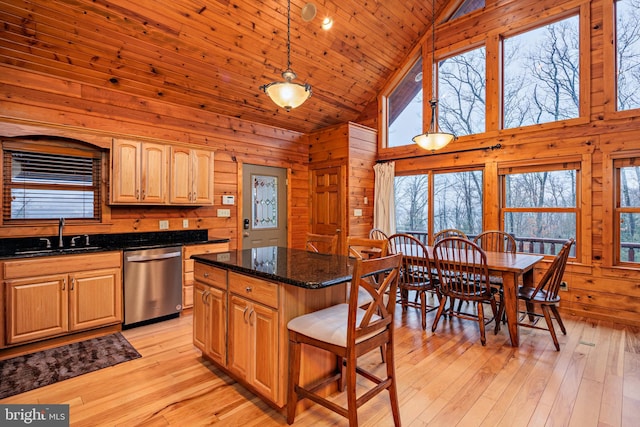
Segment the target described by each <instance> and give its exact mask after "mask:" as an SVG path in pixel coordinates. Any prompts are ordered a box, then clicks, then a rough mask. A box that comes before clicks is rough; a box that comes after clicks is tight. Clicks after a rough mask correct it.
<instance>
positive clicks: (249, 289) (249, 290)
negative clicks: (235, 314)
mask: <svg viewBox="0 0 640 427" xmlns="http://www.w3.org/2000/svg"><path fill="white" fill-rule="evenodd" d="M244 290H245V291H247V293H249V292H251V291H252V290H253V289H251V286H247V287H246V288H244Z"/></svg>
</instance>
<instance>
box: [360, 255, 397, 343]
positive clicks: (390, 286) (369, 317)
mask: <svg viewBox="0 0 640 427" xmlns="http://www.w3.org/2000/svg"><path fill="white" fill-rule="evenodd" d="M401 262H402V255H399V254H396V255H389V256H385V257H381V258H373V259H361V258H357V259H356V262H355V264H354V266H353V275H352V279H351V284H350V287H351V289H350V292H349V319H348V326H347V328H348V329H347V342H354V341H355V340H357V339H358V338H360V337H362V336H365V335H368V334H370V333H372V332H376V331H379V330H380V329H382V328H387V327H391V325H393V315H394V313H395V306H396V299H395V295H396V292H397V289H398V276H399V271H400V263H401ZM371 277H376V278H382V279H380V281H379V283H377V286H374V285H373V284H372V281H371V280H370V279H371ZM358 288H361V289H364V290H365V291H366V292H367V293H368V294H369V295H371V298H372V302H371V303H370V304H368V305H367V306H366V308H365V309H364V310H365V313H364V315H363V316H362V318H361V319H359V321H358V319H357V315H358V311H359V310H362V308H361V307H360V306H359V302H358V299H359V298H358V294H359V292H358ZM352 340H353V341H352Z"/></svg>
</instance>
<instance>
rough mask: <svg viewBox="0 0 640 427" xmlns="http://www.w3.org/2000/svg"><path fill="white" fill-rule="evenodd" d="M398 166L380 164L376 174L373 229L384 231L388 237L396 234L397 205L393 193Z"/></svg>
mask: <svg viewBox="0 0 640 427" xmlns="http://www.w3.org/2000/svg"><path fill="white" fill-rule="evenodd" d="M395 170H396V164H395V163H394V162H388V163H378V164H376V165H375V166H374V167H373V171H374V173H375V189H374V191H375V201H374V204H373V207H374V209H373V227H374V228H379V229H380V230H382V231H384V232H385V233H386V234H387V236H391V235H392V234H394V233H395V232H396V204H395V197H394V191H393V181H394V178H395Z"/></svg>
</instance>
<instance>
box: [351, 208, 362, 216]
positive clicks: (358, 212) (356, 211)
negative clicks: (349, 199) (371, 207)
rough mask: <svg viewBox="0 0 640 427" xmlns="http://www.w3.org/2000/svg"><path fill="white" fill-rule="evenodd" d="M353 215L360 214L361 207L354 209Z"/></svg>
mask: <svg viewBox="0 0 640 427" xmlns="http://www.w3.org/2000/svg"><path fill="white" fill-rule="evenodd" d="M353 216H362V209H354V210H353Z"/></svg>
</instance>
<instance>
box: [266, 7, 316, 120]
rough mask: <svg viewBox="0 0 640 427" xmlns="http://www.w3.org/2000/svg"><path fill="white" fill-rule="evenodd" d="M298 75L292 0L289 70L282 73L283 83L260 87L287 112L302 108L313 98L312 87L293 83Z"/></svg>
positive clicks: (289, 26) (288, 31)
mask: <svg viewBox="0 0 640 427" xmlns="http://www.w3.org/2000/svg"><path fill="white" fill-rule="evenodd" d="M296 77H297V76H296V73H294V72H293V70H292V69H291V0H288V1H287V69H286V70H284V71H283V72H282V78H283V79H284V81H282V82H272V83H269V84H266V85H262V86H260V90H262V91H264V93H266V94H267V95H268V96H269V98H271V100H272V101H273V102H274V103H275V104H276V105H277V106H278V107H282V108H284V109H285V110H287V111H291V109H292V108H296V107H299V106H301V105H302V104H303V103H304V102H305V101H306V100H307V99H309V97H310V96H311V85H310V84H308V83H305V84H300V83H293V82H292V80H294V79H295V78H296Z"/></svg>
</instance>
